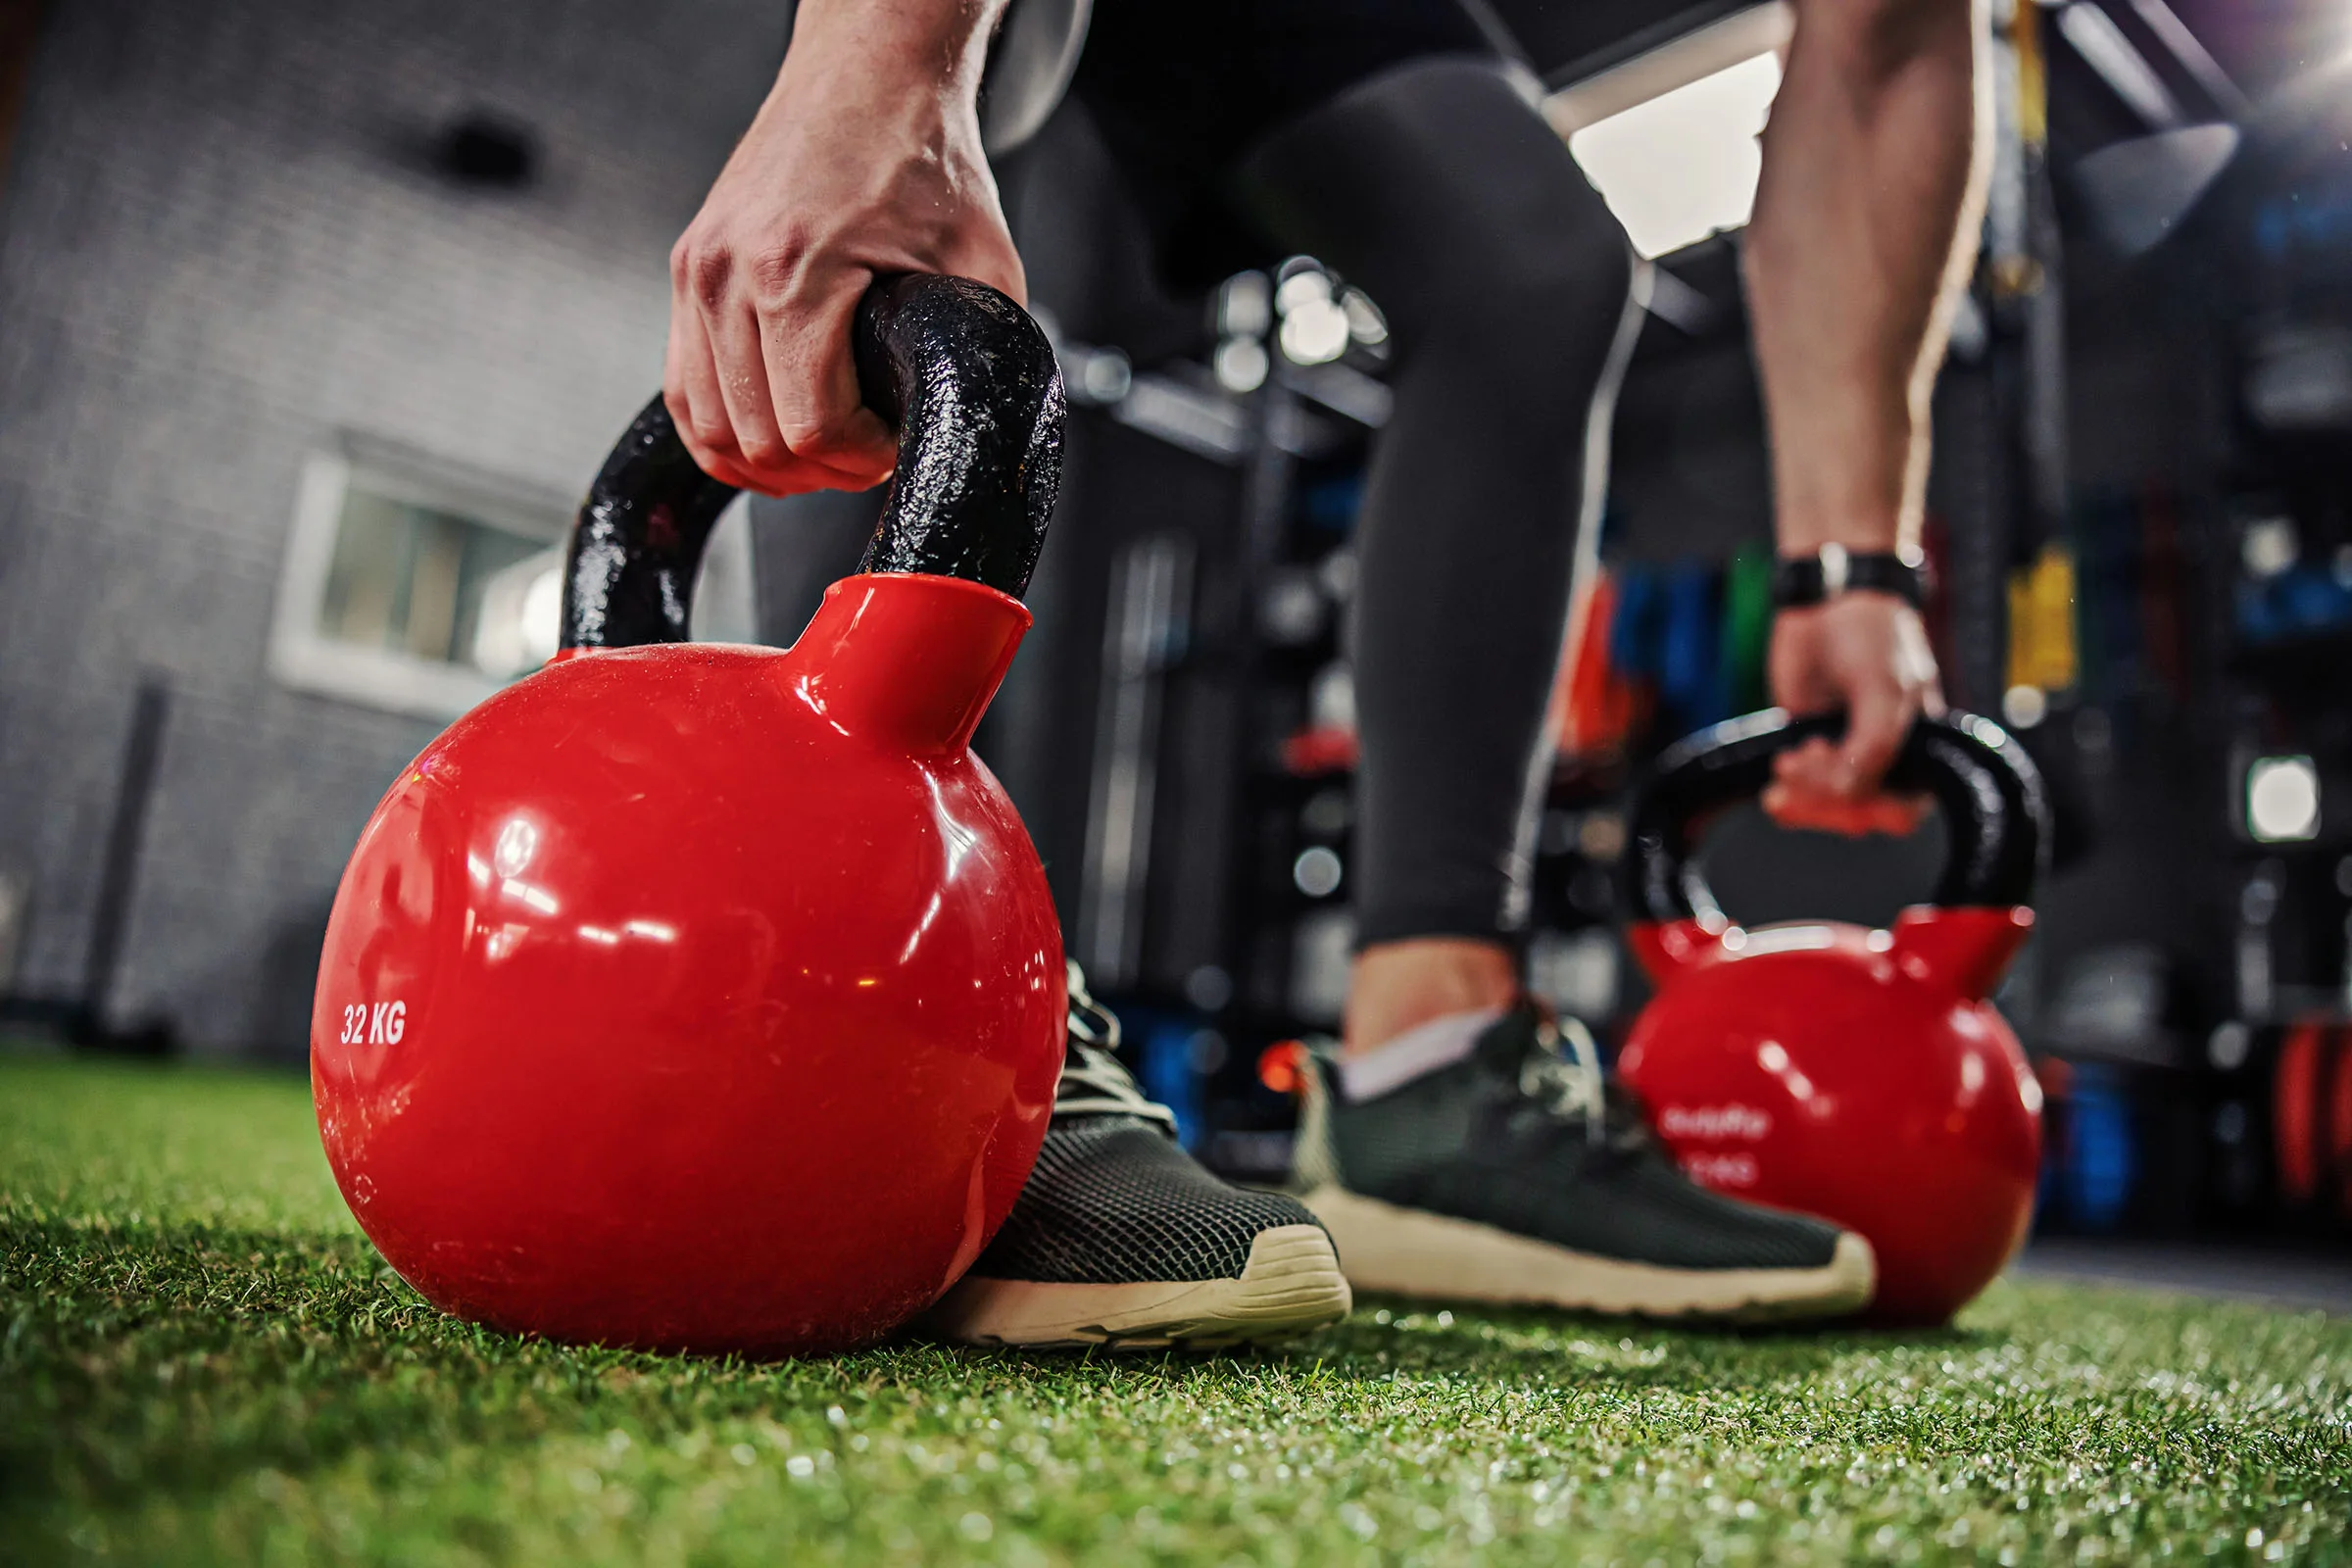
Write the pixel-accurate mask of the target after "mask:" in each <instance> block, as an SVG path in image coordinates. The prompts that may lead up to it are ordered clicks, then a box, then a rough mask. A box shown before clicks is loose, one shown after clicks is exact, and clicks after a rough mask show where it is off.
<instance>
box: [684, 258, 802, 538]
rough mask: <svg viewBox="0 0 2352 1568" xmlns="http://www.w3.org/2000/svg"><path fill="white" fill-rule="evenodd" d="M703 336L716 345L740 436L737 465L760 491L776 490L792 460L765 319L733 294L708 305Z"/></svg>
mask: <svg viewBox="0 0 2352 1568" xmlns="http://www.w3.org/2000/svg"><path fill="white" fill-rule="evenodd" d="M701 309H702V319H703V331H704V333H705V334H706V336H707V337H708V338H709V340H710V344H711V374H712V377H713V378H714V379H715V380H716V382H717V383H718V394H719V397H720V398H721V399H722V400H723V402H724V404H725V407H726V411H727V423H728V425H729V427H730V428H731V429H732V430H733V432H734V449H735V454H736V457H737V459H738V460H739V461H738V463H737V466H738V467H740V468H741V469H742V470H743V471H744V472H745V473H747V474H749V475H751V476H752V478H753V479H754V481H755V482H756V485H757V488H759V489H761V490H771V491H772V490H773V489H774V488H775V486H776V485H777V484H779V483H781V482H782V481H783V480H784V476H785V469H786V467H787V466H788V464H789V462H790V459H791V457H792V452H791V449H789V448H788V447H786V446H785V444H784V437H783V436H782V434H780V433H779V432H778V431H777V429H776V412H775V410H774V409H773V408H772V407H770V406H769V403H768V392H767V362H766V359H765V357H764V356H763V355H762V353H761V352H760V319H759V318H758V317H757V316H755V315H754V314H753V312H752V307H751V302H750V301H748V300H745V299H741V298H738V297H736V296H735V295H734V294H733V293H731V292H730V293H728V294H725V295H722V296H721V297H720V298H719V299H718V300H717V301H716V303H711V302H708V301H705V302H704V303H703V304H702V307H701Z"/></svg>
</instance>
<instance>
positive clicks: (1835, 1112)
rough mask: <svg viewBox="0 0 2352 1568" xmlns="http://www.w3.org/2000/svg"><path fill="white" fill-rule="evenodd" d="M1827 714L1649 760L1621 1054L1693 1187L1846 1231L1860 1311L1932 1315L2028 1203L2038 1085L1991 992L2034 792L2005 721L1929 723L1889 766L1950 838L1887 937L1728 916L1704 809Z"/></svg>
mask: <svg viewBox="0 0 2352 1568" xmlns="http://www.w3.org/2000/svg"><path fill="white" fill-rule="evenodd" d="M1837 731H1838V720H1836V719H1823V718H1811V719H1801V720H1791V719H1790V718H1789V715H1788V714H1787V713H1785V712H1783V711H1780V710H1778V709H1775V710H1771V711H1766V712H1762V713H1756V714H1751V715H1750V716H1748V717H1745V718H1739V719H1734V720H1732V721H1730V722H1729V723H1725V724H1719V725H1717V726H1716V727H1715V728H1713V729H1710V730H1706V731H1703V732H1701V733H1700V734H1698V735H1695V736H1692V737H1691V739H1689V740H1686V741H1684V742H1682V743H1681V744H1679V745H1677V746H1675V747H1673V748H1672V749H1670V750H1669V751H1667V752H1666V753H1665V754H1664V755H1663V756H1662V757H1661V758H1660V759H1659V760H1658V763H1657V766H1656V768H1655V770H1654V772H1653V774H1652V776H1651V777H1650V779H1649V780H1648V782H1647V783H1646V785H1645V786H1644V787H1643V788H1642V791H1641V792H1640V793H1639V796H1638V799H1637V803H1636V806H1635V809H1634V819H1633V826H1632V832H1631V840H1632V847H1631V850H1630V852H1629V859H1628V870H1629V873H1630V875H1629V879H1628V880H1629V884H1630V887H1631V891H1632V895H1633V901H1634V906H1635V908H1634V920H1635V923H1634V925H1633V928H1632V930H1631V932H1630V940H1631V944H1632V947H1633V950H1634V954H1635V956H1637V957H1638V958H1639V959H1640V960H1641V962H1642V967H1643V968H1644V969H1646V970H1647V971H1648V972H1649V976H1650V978H1651V980H1652V981H1653V982H1655V984H1656V985H1657V988H1658V992H1657V996H1656V997H1655V998H1654V999H1652V1001H1651V1002H1650V1004H1649V1005H1648V1006H1647V1007H1645V1008H1643V1009H1642V1015H1641V1017H1640V1018H1638V1019H1636V1020H1635V1023H1634V1027H1633V1032H1632V1033H1631V1034H1630V1035H1629V1036H1628V1037H1627V1039H1626V1042H1625V1047H1624V1050H1623V1051H1622V1052H1621V1053H1620V1054H1619V1058H1618V1070H1619V1072H1620V1074H1621V1076H1622V1077H1623V1079H1624V1081H1625V1082H1626V1083H1627V1084H1629V1085H1630V1086H1632V1087H1633V1088H1634V1089H1635V1090H1636V1091H1637V1092H1638V1093H1639V1094H1640V1095H1641V1096H1642V1099H1643V1100H1644V1101H1645V1102H1646V1103H1648V1105H1649V1108H1650V1113H1651V1115H1652V1117H1653V1119H1654V1121H1655V1124H1656V1126H1657V1130H1658V1133H1659V1136H1660V1137H1662V1138H1663V1139H1664V1140H1665V1142H1666V1144H1667V1147H1668V1148H1670V1149H1672V1150H1673V1151H1674V1152H1675V1154H1676V1156H1677V1157H1678V1158H1679V1159H1680V1160H1681V1161H1682V1164H1683V1166H1684V1168H1685V1169H1687V1170H1689V1171H1690V1172H1691V1175H1692V1176H1694V1177H1696V1178H1697V1179H1698V1180H1699V1181H1701V1182H1703V1183H1705V1184H1706V1185H1707V1186H1709V1187H1713V1188H1715V1189H1717V1190H1719V1191H1721V1192H1726V1193H1730V1194H1733V1195H1735V1196H1737V1197H1740V1198H1745V1199H1750V1200H1753V1201H1758V1202H1763V1203H1769V1204H1773V1205H1775V1206H1777V1207H1781V1208H1789V1209H1797V1210H1801V1211H1803V1212H1805V1213H1810V1214H1818V1215H1821V1216H1822V1217H1824V1218H1826V1219H1830V1220H1834V1221H1836V1222H1837V1223H1838V1224H1840V1225H1843V1226H1845V1227H1847V1228H1848V1229H1850V1230H1854V1231H1858V1232H1859V1233H1861V1235H1862V1236H1863V1237H1865V1238H1866V1239H1867V1240H1868V1241H1869V1242H1870V1245H1871V1247H1872V1248H1873V1250H1875V1251H1876V1252H1877V1254H1878V1268H1879V1283H1878V1294H1877V1296H1876V1298H1875V1299H1874V1300H1873V1302H1872V1305H1871V1307H1870V1311H1869V1314H1868V1315H1869V1316H1870V1317H1871V1318H1872V1319H1873V1320H1875V1321H1878V1322H1882V1323H1904V1324H1925V1323H1940V1322H1943V1321H1944V1320H1945V1319H1947V1318H1949V1317H1950V1316H1951V1315H1952V1313H1953V1312H1955V1311H1956V1310H1958V1309H1959V1308H1960V1306H1961V1305H1962V1304H1964V1303H1965V1302H1967V1301H1969V1300H1970V1299H1973V1298H1974V1297H1975V1296H1976V1295H1977V1293H1978V1292H1980V1291H1982V1290H1983V1289H1984V1288H1985V1286H1986V1285H1987V1284H1988V1283H1990V1282H1991V1280H1992V1277H1993V1276H1994V1275H1995V1274H1998V1273H1999V1272H2000V1271H2001V1269H2002V1267H2003V1266H2004V1265H2005V1264H2006V1263H2007V1262H2008V1260H2009V1258H2010V1256H2011V1255H2012V1254H2013V1253H2014V1252H2015V1251H2016V1250H2017V1248H2018V1246H2019V1245H2020V1244H2021V1243H2022V1242H2023V1241H2024V1240H2025V1236H2026V1230H2027V1227H2028V1225H2029V1224H2030V1223H2031V1221H2032V1219H2033V1212H2034V1178H2035V1174H2036V1172H2037V1170H2038V1168H2039V1164H2040V1159H2041V1091H2040V1088H2039V1086H2038V1085H2037V1084H2036V1083H2035V1081H2034V1072H2033V1069H2032V1068H2031V1067H2030V1066H2029V1065H2028V1064H2027V1062H2026V1057H2025V1053H2024V1052H2023V1051H2021V1050H2019V1049H2018V1044H2017V1037H2016V1036H2015V1035H2014V1034H2012V1033H2010V1030H2009V1026H2008V1024H2007V1023H2005V1022H2004V1021H2003V1020H2002V1018H2001V1015H2000V1014H1999V1013H1998V1012H1996V1011H1994V1010H1993V1008H1992V1006H1991V1005H1990V1004H1989V1003H1987V1002H1986V1001H1985V998H1986V997H1987V996H1989V995H1990V994H1991V991H1992V987H1993V984H1994V982H1996V981H1997V980H1998V979H1999V978H2000V974H2001V971H2002V969H2004V968H2005V967H2006V966H2007V965H2008V962H2009V959H2010V958H2011V956H2014V955H2015V954H2016V952H2017V950H2018V948H2019V946H2020V945H2021V944H2022V943H2023V942H2024V941H2025V939H2026V934H2027V932H2028V931H2029V930H2030V929H2031V928H2032V926H2033V923H2034V913H2033V910H2032V909H2030V908H2029V907H2027V904H2028V901H2029V900H2030V899H2031V898H2032V897H2033V890H2034V876H2035V875H2036V873H2037V871H2038V869H2039V867H2040V857H2041V854H2042V845H2043V844H2044V843H2045V842H2046V841H2047V839H2048V833H2047V830H2046V823H2047V820H2048V809H2047V807H2046V806H2045V804H2044V802H2043V796H2042V789H2041V779H2040V775H2039V774H2038V773H2037V772H2036V771H2035V770H2034V764H2033V761H2032V760H2031V759H2029V758H2028V757H2027V756H2026V755H2025V751H2024V748H2022V747H2020V746H2019V745H2018V744H2017V742H2016V741H2015V740H2014V739H2012V738H2011V737H2010V736H2009V735H2007V734H2006V733H2004V732H2003V731H2002V730H2001V729H2000V727H1999V726H1998V725H1995V724H1993V723H1990V722H1989V721H1987V720H1985V719H1982V718H1973V717H1970V716H1969V715H1967V714H1964V713H1953V714H1950V715H1948V716H1946V717H1943V718H1939V719H1930V718H1923V719H1921V720H1920V721H1919V722H1918V723H1917V724H1916V725H1915V726H1914V727H1913V729H1912V732H1911V734H1910V736H1909V738H1908V739H1907V741H1906V743H1905V745H1904V748H1903V751H1902V753H1901V755H1900V756H1899V758H1898V759H1897V760H1896V762H1895V764H1894V767H1893V768H1892V769H1891V770H1890V771H1889V773H1888V775H1887V778H1888V782H1889V784H1890V785H1891V786H1892V787H1894V788H1898V789H1906V790H1923V791H1926V792H1928V793H1930V794H1932V795H1933V796H1934V797H1935V799H1936V803H1937V805H1938V806H1939V808H1940V809H1941V811H1942V814H1943V818H1944V823H1945V826H1946V830H1947V832H1948V835H1949V839H1950V846H1951V848H1950V852H1949V854H1948V856H1947V858H1946V862H1945V865H1944V869H1943V874H1942V877H1941V880H1940V881H1939V882H1938V883H1937V885H1936V891H1935V894H1934V896H1933V898H1932V900H1931V902H1930V903H1929V904H1927V905H1924V906H1918V907H1912V908H1908V909H1905V910H1904V911H1903V912H1902V913H1901V914H1900V915H1899V916H1897V917H1896V919H1895V922H1894V925H1893V928H1892V929H1891V930H1887V931H1866V930H1864V929H1863V928H1861V927H1860V926H1855V925H1846V924H1842V923H1837V922H1817V923H1803V922H1790V923H1787V924H1780V925H1767V926H1759V927H1754V928H1743V927H1741V926H1738V925H1735V924H1733V923H1732V922H1731V920H1729V919H1728V918H1727V917H1726V916H1725V915H1724V912H1723V910H1722V909H1721V908H1720V907H1717V905H1716V903H1715V899H1714V895H1713V894H1712V893H1711V892H1709V890H1708V888H1707V884H1706V881H1705V879H1704V877H1702V876H1701V875H1700V873H1699V869H1698V867H1697V865H1696V863H1695V862H1694V861H1693V860H1692V858H1691V850H1692V841H1693V836H1694V829H1695V826H1696V824H1697V823H1698V822H1699V821H1700V820H1701V818H1702V817H1704V816H1705V815H1706V814H1707V813H1709V812H1711V811H1714V810H1716V809H1720V808H1722V807H1725V806H1729V805H1731V804H1732V803H1734V802H1735V801H1738V800H1740V799H1742V798H1752V797H1753V796H1755V795H1756V794H1757V793H1758V792H1759V791H1760V790H1762V788H1763V787H1764V785H1765V784H1766V783H1767V782H1769V780H1770V777H1771V771H1772V760H1773V758H1774V757H1775V756H1776V755H1777V754H1778V753H1780V752H1782V751H1785V750H1787V749H1789V747H1792V746H1795V745H1797V744H1798V743H1800V742H1802V741H1805V740H1807V739H1809V738H1811V737H1813V736H1816V735H1829V736H1833V737H1834V736H1835V735H1836V733H1837Z"/></svg>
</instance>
